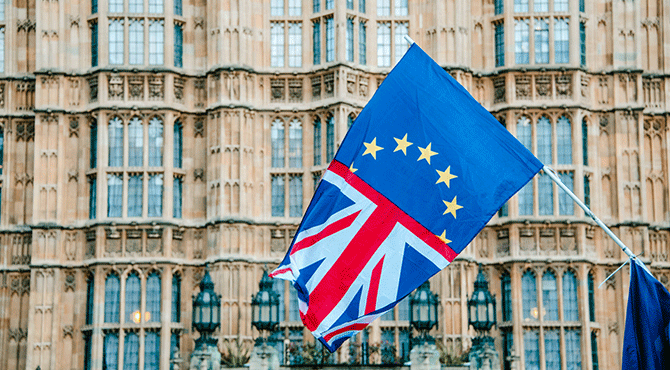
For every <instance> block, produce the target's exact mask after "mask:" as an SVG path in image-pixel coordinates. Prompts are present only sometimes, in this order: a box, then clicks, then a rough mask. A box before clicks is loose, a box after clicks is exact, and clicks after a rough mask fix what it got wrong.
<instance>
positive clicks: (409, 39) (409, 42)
mask: <svg viewBox="0 0 670 370" xmlns="http://www.w3.org/2000/svg"><path fill="white" fill-rule="evenodd" d="M403 37H404V38H405V41H407V43H408V44H409V46H412V44H414V43H415V42H414V40H412V38H411V37H409V36H407V35H403Z"/></svg>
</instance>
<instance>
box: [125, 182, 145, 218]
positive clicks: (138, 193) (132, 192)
mask: <svg viewBox="0 0 670 370" xmlns="http://www.w3.org/2000/svg"><path fill="white" fill-rule="evenodd" d="M143 189H144V185H143V183H142V175H140V174H130V175H129V176H128V217H141V216H142V199H143V197H142V195H143V194H142V193H143Z"/></svg>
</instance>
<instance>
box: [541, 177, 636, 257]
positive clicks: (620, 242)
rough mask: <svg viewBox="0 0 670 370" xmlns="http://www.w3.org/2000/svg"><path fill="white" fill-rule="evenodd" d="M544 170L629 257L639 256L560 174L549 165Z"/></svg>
mask: <svg viewBox="0 0 670 370" xmlns="http://www.w3.org/2000/svg"><path fill="white" fill-rule="evenodd" d="M542 170H544V173H546V174H547V175H549V177H551V179H552V180H554V182H555V183H556V185H558V187H559V188H561V189H563V191H565V192H566V193H568V195H569V196H570V198H572V200H574V201H575V203H577V205H579V206H580V207H581V208H582V209H583V210H584V213H586V215H587V216H589V217H591V219H593V221H595V222H596V224H598V226H600V228H602V229H603V230H605V233H606V234H607V235H608V236H609V237H610V238H612V240H614V242H615V243H616V244H617V245H618V246H619V247H620V248H621V249H622V250H623V251H624V253H626V254H627V255H628V257H630V258H632V259H635V258H636V257H637V256H635V254H633V252H632V251H631V250H630V249H629V248H628V247H626V245H625V244H624V243H623V242H622V241H621V239H619V237H617V236H616V235H615V234H614V233H613V232H612V230H610V229H609V227H607V225H605V224H604V223H603V222H602V221H600V219H599V218H598V217H596V215H594V214H593V212H591V210H590V209H589V207H587V206H586V204H584V203H583V202H582V201H581V200H580V199H579V198H577V196H576V195H575V193H573V192H572V190H570V189H568V187H567V186H565V184H564V183H563V181H561V179H560V178H559V177H558V175H556V171H554V170H553V169H552V168H551V167H549V166H544V167H543V168H542ZM645 269H646V266H645Z"/></svg>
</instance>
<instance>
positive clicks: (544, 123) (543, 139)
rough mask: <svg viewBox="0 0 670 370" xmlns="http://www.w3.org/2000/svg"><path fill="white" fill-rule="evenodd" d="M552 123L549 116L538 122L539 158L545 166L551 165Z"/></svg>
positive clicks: (541, 118)
mask: <svg viewBox="0 0 670 370" xmlns="http://www.w3.org/2000/svg"><path fill="white" fill-rule="evenodd" d="M551 148H552V144H551V122H550V121H549V118H547V116H542V117H540V119H538V120H537V158H538V159H539V160H540V161H541V162H542V163H544V164H551V163H552V160H551Z"/></svg>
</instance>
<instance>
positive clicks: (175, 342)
mask: <svg viewBox="0 0 670 370" xmlns="http://www.w3.org/2000/svg"><path fill="white" fill-rule="evenodd" d="M179 342H180V340H179V333H172V334H171V335H170V360H172V359H174V358H177V355H178V354H179V350H180V349H179V347H180V345H179Z"/></svg>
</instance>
